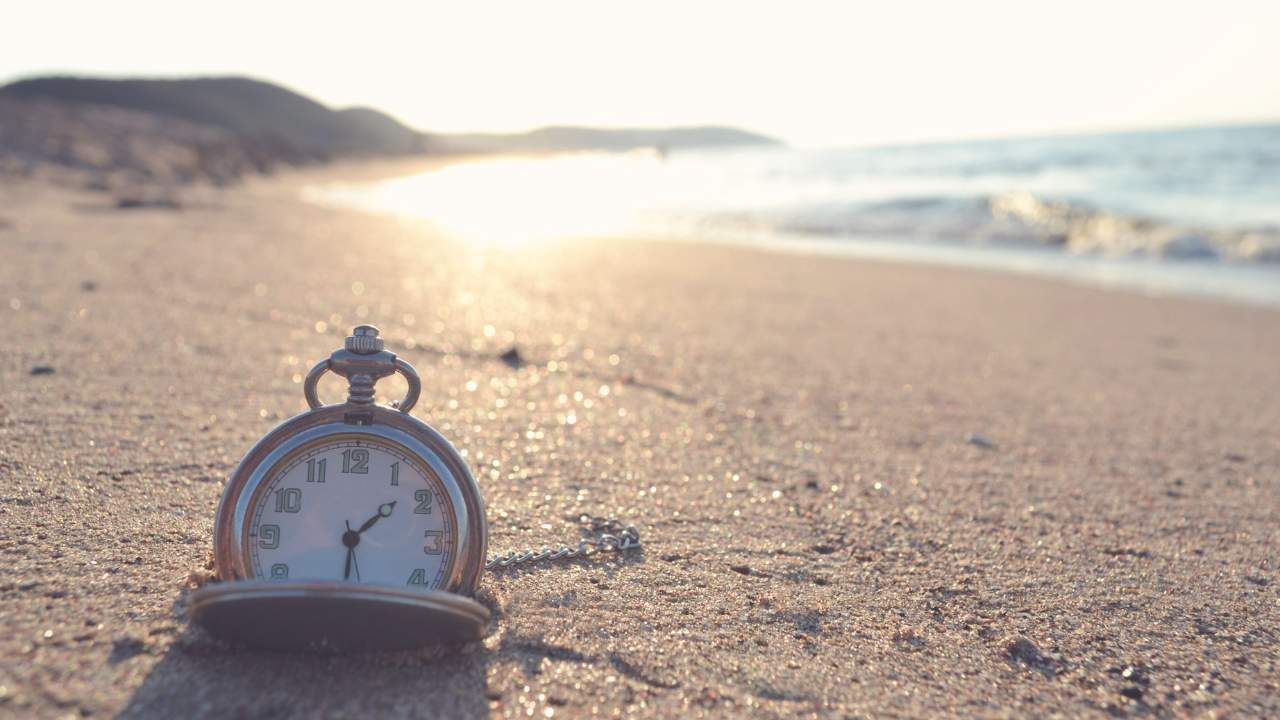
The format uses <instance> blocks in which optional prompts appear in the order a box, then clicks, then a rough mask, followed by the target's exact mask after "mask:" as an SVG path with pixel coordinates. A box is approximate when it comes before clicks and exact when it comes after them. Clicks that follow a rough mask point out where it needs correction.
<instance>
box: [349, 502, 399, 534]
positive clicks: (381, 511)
mask: <svg viewBox="0 0 1280 720" xmlns="http://www.w3.org/2000/svg"><path fill="white" fill-rule="evenodd" d="M395 509H396V501H395V500H392V501H391V502H389V503H382V504H381V505H379V506H378V514H377V515H374V516H373V517H371V518H369V519H368V520H365V521H364V524H363V525H361V526H360V529H359V530H357V531H356V532H358V533H362V532H364V531H365V530H368V529H369V528H371V527H373V525H374V523H376V522H378V521H379V520H381V519H382V518H384V517H391V513H392V511H394V510H395Z"/></svg>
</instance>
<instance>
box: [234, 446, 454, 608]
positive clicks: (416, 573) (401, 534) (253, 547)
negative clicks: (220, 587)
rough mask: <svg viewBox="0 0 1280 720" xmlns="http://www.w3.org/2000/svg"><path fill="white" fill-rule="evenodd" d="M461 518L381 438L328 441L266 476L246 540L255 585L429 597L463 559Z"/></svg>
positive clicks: (436, 484)
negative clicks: (357, 586)
mask: <svg viewBox="0 0 1280 720" xmlns="http://www.w3.org/2000/svg"><path fill="white" fill-rule="evenodd" d="M454 517H455V515H454V508H453V506H452V503H451V502H450V500H449V495H448V493H447V492H446V491H445V489H444V487H443V486H442V485H441V483H440V480H439V478H437V477H436V475H435V473H433V472H431V470H430V469H429V466H427V464H426V463H424V462H423V461H422V460H420V459H418V458H416V457H414V456H413V455H410V454H409V453H407V452H406V451H405V450H404V449H403V448H401V447H399V446H398V445H395V444H392V443H388V442H385V441H381V440H378V439H376V438H358V437H356V438H353V437H350V436H348V437H343V438H324V439H320V440H317V441H315V442H312V443H310V444H308V445H307V446H305V447H303V448H302V449H301V451H299V452H296V453H293V454H292V455H291V456H290V457H288V458H286V459H285V460H284V461H283V462H282V463H281V464H280V465H279V466H277V467H275V468H272V469H271V471H270V472H269V473H268V474H267V479H266V482H264V483H263V487H262V488H260V489H259V491H258V492H256V493H255V497H254V500H253V504H252V506H251V507H250V508H249V523H248V527H247V529H246V533H247V536H246V537H245V539H244V543H245V545H244V546H245V548H246V553H247V554H248V560H249V572H250V574H251V576H253V577H256V578H258V579H261V580H286V579H287V580H344V581H348V582H359V583H374V584H379V585H394V586H400V587H410V588H421V589H424V590H432V589H436V588H440V587H442V586H443V585H444V584H445V582H446V580H447V578H448V576H449V572H450V571H451V569H452V567H453V562H454V557H455V555H456V552H457V526H456V523H455V520H454Z"/></svg>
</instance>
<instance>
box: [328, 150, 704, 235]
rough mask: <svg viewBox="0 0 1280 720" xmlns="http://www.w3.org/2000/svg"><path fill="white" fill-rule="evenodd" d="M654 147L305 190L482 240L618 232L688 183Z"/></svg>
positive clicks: (495, 162) (499, 161)
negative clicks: (668, 169)
mask: <svg viewBox="0 0 1280 720" xmlns="http://www.w3.org/2000/svg"><path fill="white" fill-rule="evenodd" d="M677 179H678V178H675V177H673V176H672V175H671V174H670V173H668V172H666V170H665V168H664V166H663V161H662V159H661V158H660V157H659V156H658V155H656V154H654V153H646V152H635V153H625V154H616V155H603V154H581V155H565V156H557V157H542V158H538V157H532V158H495V159H484V160H476V161H471V162H465V163H460V164H456V165H448V166H445V167H442V168H440V169H437V170H432V171H429V172H425V173H422V174H419V175H413V176H410V177H404V178H396V179H392V180H386V181H382V182H378V183H375V184H373V185H369V184H364V183H361V184H334V185H328V186H324V187H312V188H308V189H307V191H306V192H307V199H308V200H310V201H313V202H321V203H323V204H336V205H340V206H345V207H354V208H357V209H363V210H373V211H376V212H386V213H391V214H394V215H400V216H405V217H414V218H420V219H425V220H429V221H431V222H432V223H434V224H435V225H437V226H439V227H440V228H441V229H442V230H444V231H446V232H448V233H450V234H452V235H454V236H455V237H458V238H461V239H464V240H466V241H468V242H471V243H475V244H478V245H486V246H492V245H501V246H514V245H523V244H528V243H534V242H540V241H546V240H552V239H560V238H580V237H592V236H604V235H617V234H619V233H624V232H627V231H628V230H634V229H635V228H636V227H638V222H639V218H640V217H641V216H643V215H644V214H645V213H646V212H647V211H651V210H652V209H654V208H655V207H661V206H668V205H671V204H675V203H676V202H678V200H679V198H680V196H681V194H682V193H684V192H686V191H688V190H689V189H690V188H688V187H687V186H682V185H681V184H680V183H678V182H673V180H677Z"/></svg>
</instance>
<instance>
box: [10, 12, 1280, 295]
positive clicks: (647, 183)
mask: <svg viewBox="0 0 1280 720" xmlns="http://www.w3.org/2000/svg"><path fill="white" fill-rule="evenodd" d="M7 14H8V25H9V26H10V28H11V33H10V34H9V37H8V38H7V39H6V42H5V43H4V45H3V47H0V82H4V83H7V84H5V85H4V86H3V87H2V88H0V173H2V174H0V177H8V178H11V179H12V178H23V177H25V178H31V177H44V176H48V177H51V178H53V179H55V180H56V181H58V182H64V183H70V184H72V185H75V186H77V187H86V188H89V189H92V190H96V191H102V192H108V193H111V194H112V195H113V197H115V198H117V202H119V203H120V204H121V205H123V206H130V207H136V206H149V207H164V206H175V205H177V204H179V203H180V202H181V198H180V195H181V191H182V189H183V188H191V187H195V188H199V187H205V186H221V185H229V184H236V183H240V182H242V181H244V180H245V179H247V178H253V177H257V176H260V175H263V174H268V173H273V172H277V171H279V170H280V169H283V168H289V167H295V166H309V165H315V164H323V163H329V162H333V161H335V160H343V159H350V158H368V157H370V156H377V157H382V158H386V157H406V158H416V159H424V158H425V159H434V160H438V161H439V162H432V163H429V164H427V165H421V164H419V165H412V164H407V165H395V166H393V167H392V168H391V169H389V170H383V171H381V172H379V173H376V174H375V175H376V177H371V176H370V175H369V174H368V173H356V174H353V176H352V179H351V180H349V181H348V180H347V179H346V178H342V177H339V178H336V179H335V178H334V177H332V176H329V177H326V178H325V179H324V181H317V182H314V183H307V184H305V186H304V187H303V188H302V189H301V193H302V196H303V197H305V198H306V199H308V200H310V201H313V202H316V203H322V204H330V205H340V206H346V207H357V208H361V209H365V210H369V211H373V212H381V213H393V214H401V215H407V216H412V217H414V218H418V219H425V220H427V221H430V222H431V223H434V224H436V225H438V226H439V227H440V228H441V229H443V230H445V231H447V232H450V233H453V234H455V235H457V236H458V237H463V238H467V239H468V240H469V241H473V242H476V243H482V244H501V245H512V244H523V243H529V242H538V241H541V240H546V239H551V238H557V237H583V236H616V235H628V236H644V237H662V238H676V239H685V240H692V241H698V242H729V243H746V244H752V245H764V246H767V247H770V248H773V249H781V250H788V251H790V250H794V251H800V252H806V253H823V254H837V255H864V256H866V255H869V256H875V257H887V258H893V259H899V260H912V261H925V262H941V263H950V264H962V265H974V266H979V267H988V268H997V269H1007V270H1015V271H1020V272H1032V273H1047V274H1050V275H1058V276H1067V277H1072V278H1076V279H1080V280H1084V281H1088V282H1102V283H1110V284H1119V285H1122V286H1127V287H1135V288H1140V289H1145V290H1148V291H1153V292H1174V293H1208V294H1211V295H1217V296H1222V297H1232V298H1236V299H1243V300H1249V301H1255V302H1263V303H1271V304H1273V303H1280V282H1278V280H1280V273H1278V272H1277V268H1278V267H1280V125H1277V124H1276V119H1277V118H1280V94H1277V93H1275V92H1273V89H1274V85H1275V69H1276V68H1277V67H1280V46H1277V45H1276V43H1275V42H1274V41H1273V40H1274V37H1275V33H1276V31H1277V30H1280V6H1277V5H1276V4H1275V3H1271V2H1249V1H1242V0H1230V1H1228V2H1221V3H1215V4H1213V5H1211V6H1210V5H1203V4H1181V5H1172V6H1171V5H1170V4H1168V3H1159V2H1145V1H1143V2H1129V3H1114V2H1080V3H1072V4H1069V5H1065V4H1061V3H1053V4H1050V3H1027V2H1004V1H992V0H988V1H984V2H973V3H965V4H955V3H943V2H904V3H895V4H893V5H891V6H883V5H876V6H855V5H846V4H832V3H787V4H785V6H782V5H774V6H770V5H753V6H750V7H744V6H742V5H741V4H740V3H698V4H696V5H694V6H690V4H688V3H665V2H655V3H648V4H645V5H644V6H643V7H630V8H619V7H614V6H606V5H603V4H599V3H560V2H553V3H539V4H536V5H528V4H474V5H473V4H461V3H455V4H436V3H378V4H376V5H375V6H373V7H372V9H367V8H366V9H362V12H361V13H358V14H355V13H352V12H349V11H348V10H343V9H339V8H337V7H326V8H317V7H316V6H314V5H313V4H301V3H273V4H271V5H270V6H267V7H264V6H262V5H261V4H260V3H247V2H227V3H221V4H219V5H217V6H216V8H215V7H212V6H210V7H207V8H204V9H202V10H201V11H199V12H195V13H193V12H191V11H189V10H187V9H181V10H180V9H178V8H175V7H174V6H172V5H171V4H168V3H160V2H131V3H119V4H113V5H110V6H103V5H91V6H83V5H79V4H72V3H61V2H49V3H41V4H26V5H24V6H22V7H21V8H18V9H10V11H9V12H8V13H7Z"/></svg>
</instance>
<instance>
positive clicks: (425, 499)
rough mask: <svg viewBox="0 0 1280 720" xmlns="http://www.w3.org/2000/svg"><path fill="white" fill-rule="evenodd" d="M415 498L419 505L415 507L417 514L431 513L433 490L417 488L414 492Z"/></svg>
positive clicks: (414, 510)
mask: <svg viewBox="0 0 1280 720" xmlns="http://www.w3.org/2000/svg"><path fill="white" fill-rule="evenodd" d="M413 499H414V500H417V501H418V506H417V507H415V508H414V509H413V512H414V513H415V514H417V515H430V514H431V491H430V490H415V491H414V493H413Z"/></svg>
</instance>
